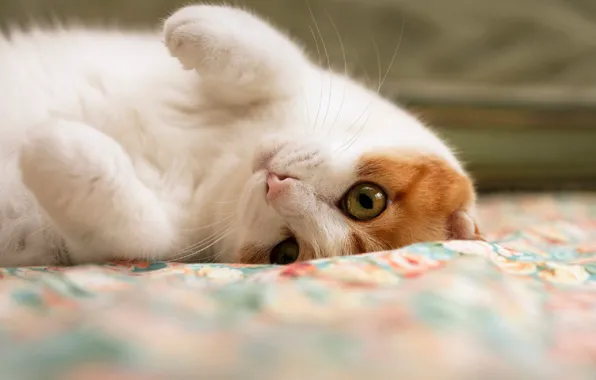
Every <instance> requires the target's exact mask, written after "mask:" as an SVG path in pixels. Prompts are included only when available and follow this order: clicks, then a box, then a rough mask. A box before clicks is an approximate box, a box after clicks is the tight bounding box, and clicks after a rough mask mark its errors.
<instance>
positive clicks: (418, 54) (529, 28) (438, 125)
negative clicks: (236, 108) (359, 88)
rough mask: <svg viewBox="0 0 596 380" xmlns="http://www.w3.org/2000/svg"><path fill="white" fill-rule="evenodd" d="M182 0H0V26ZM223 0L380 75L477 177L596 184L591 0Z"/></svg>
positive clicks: (108, 20)
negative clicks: (253, 12) (261, 16)
mask: <svg viewBox="0 0 596 380" xmlns="http://www.w3.org/2000/svg"><path fill="white" fill-rule="evenodd" d="M212 2H213V1H212ZM188 3H189V1H188V0H142V1H141V0H1V1H0V27H1V28H8V27H10V26H14V25H19V26H24V27H26V26H27V25H30V24H31V23H32V22H36V23H50V22H55V21H66V20H79V21H84V22H86V23H88V24H91V25H110V26H119V27H122V28H139V27H142V28H155V29H156V30H158V27H159V23H160V20H161V19H163V18H164V17H166V16H167V15H168V13H169V12H171V11H173V10H175V9H176V8H177V7H180V6H182V5H186V4H188ZM227 3H234V4H241V5H245V6H248V7H250V8H252V9H254V10H256V11H257V12H258V13H259V14H261V15H263V16H265V17H267V18H269V19H270V20H272V21H273V22H274V23H275V24H277V25H278V26H281V27H282V28H284V29H286V30H287V31H289V33H290V34H291V35H293V36H294V37H295V38H296V39H297V40H298V41H300V42H302V43H303V44H304V45H305V46H306V47H307V49H308V50H309V51H310V52H311V54H312V56H313V57H314V58H315V59H317V57H320V59H321V63H322V64H324V65H326V64H327V57H326V54H325V53H324V51H325V49H326V50H327V52H328V55H329V61H330V63H331V66H333V67H334V68H336V69H337V70H340V71H342V70H344V63H345V62H347V67H348V70H349V72H350V73H351V74H353V75H355V76H357V77H358V78H360V79H362V80H364V81H367V82H368V83H370V84H371V86H373V87H377V86H378V85H379V79H380V78H383V77H385V75H386V80H385V81H384V82H383V86H382V89H381V92H382V93H384V94H385V95H386V96H389V97H391V98H393V99H395V100H396V101H398V102H400V103H402V104H403V105H405V106H406V107H407V108H409V109H411V110H412V111H413V112H416V113H417V114H418V115H420V116H421V117H422V118H423V119H424V120H426V121H427V122H428V123H429V124H430V125H432V126H433V127H435V129H436V130H437V131H438V133H439V134H440V135H442V136H443V137H444V138H446V139H447V140H448V141H449V142H450V143H451V144H452V145H453V146H454V147H455V148H456V149H457V150H458V151H459V154H460V157H461V158H462V159H463V160H464V161H465V162H466V163H467V167H468V169H469V170H470V171H471V172H472V174H473V175H474V176H475V178H476V180H477V184H478V186H479V187H480V189H482V190H486V191H490V190H504V189H521V190H557V189H567V188H580V189H588V188H596V1H595V0H500V1H489V0H308V1H307V0H245V1H240V0H237V1H227ZM313 31H314V33H313ZM323 46H325V48H323ZM396 49H397V54H396V55H395V59H394V62H393V64H392V65H391V64H390V63H391V62H392V57H393V56H394V52H396ZM317 51H318V53H317ZM344 55H345V60H344Z"/></svg>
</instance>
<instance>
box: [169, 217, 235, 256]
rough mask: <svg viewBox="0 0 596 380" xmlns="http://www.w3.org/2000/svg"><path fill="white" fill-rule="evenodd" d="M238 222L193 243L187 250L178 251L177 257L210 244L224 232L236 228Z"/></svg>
mask: <svg viewBox="0 0 596 380" xmlns="http://www.w3.org/2000/svg"><path fill="white" fill-rule="evenodd" d="M237 223H238V222H237V221H235V222H233V223H231V224H230V225H227V226H224V227H223V228H221V229H220V230H219V231H217V232H215V233H213V234H211V235H209V236H207V237H206V238H204V239H202V240H199V241H197V242H195V243H192V244H191V245H189V246H187V247H186V248H183V249H181V250H180V251H178V252H177V253H176V254H177V255H183V254H185V253H186V252H188V251H191V250H193V249H195V248H197V247H199V246H201V245H202V244H204V243H206V242H208V241H209V240H211V239H213V238H214V237H216V236H218V235H219V234H220V233H221V232H222V231H225V230H227V229H229V228H231V227H232V226H235V225H236V224H237Z"/></svg>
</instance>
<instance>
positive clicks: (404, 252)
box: [0, 194, 596, 380]
mask: <svg viewBox="0 0 596 380" xmlns="http://www.w3.org/2000/svg"><path fill="white" fill-rule="evenodd" d="M480 217H481V219H482V220H484V222H485V229H488V230H489V231H492V233H491V234H489V242H464V241H451V242H438V243H426V244H418V245H414V246H410V247H407V248H404V249H401V250H397V251H392V252H382V253H376V254H368V255H361V256H352V257H339V258H333V259H328V260H319V261H314V262H307V263H297V264H294V265H289V266H285V267H276V266H240V265H215V264H212V265H199V264H166V263H115V264H110V265H103V266H82V267H72V268H21V269H10V268H9V269H3V270H1V271H0V277H1V280H0V379H2V380H13V379H15V380H29V379H44V380H52V379H60V380H95V379H98V380H99V379H102V380H103V379H114V380H125V379H126V380H133V379H134V380H137V379H139V380H140V379H143V380H157V379H164V380H165V379H167V380H171V379H208V380H212V379H213V380H215V379H240V378H241V379H263V380H265V379H283V380H286V379H287V380H292V379H296V380H298V379H325V380H332V379H342V380H350V379H436V378H440V379H458V380H463V379H479V378H483V379H505V378H507V379H524V380H526V379H551V378H553V379H555V378H565V379H593V378H594V376H595V375H594V374H595V373H596V195H591V194H567V195H565V194H563V195H523V196H492V197H487V198H483V199H482V201H481V207H480Z"/></svg>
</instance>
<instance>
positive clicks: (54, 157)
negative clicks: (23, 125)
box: [19, 122, 121, 211]
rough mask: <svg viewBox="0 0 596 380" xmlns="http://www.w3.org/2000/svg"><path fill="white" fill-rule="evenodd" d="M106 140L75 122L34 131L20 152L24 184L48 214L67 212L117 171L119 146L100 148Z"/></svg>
mask: <svg viewBox="0 0 596 380" xmlns="http://www.w3.org/2000/svg"><path fill="white" fill-rule="evenodd" d="M103 139H107V137H105V136H103V135H102V134H101V133H100V132H98V131H96V130H94V129H91V128H89V127H88V126H86V125H84V124H78V123H74V122H58V123H55V124H52V125H51V126H47V127H40V128H34V129H33V130H32V132H31V133H30V135H29V136H28V139H27V141H26V143H25V144H24V145H23V146H22V148H21V152H20V161H19V163H20V169H21V176H22V180H23V183H24V184H25V186H27V187H28V188H29V190H30V191H31V192H32V193H33V194H34V195H35V197H36V198H37V200H38V201H39V202H40V203H41V204H42V205H43V206H44V207H46V208H47V209H48V211H49V210H54V209H56V210H57V209H60V208H65V207H66V208H68V206H69V205H70V204H71V203H72V202H76V200H77V199H78V198H79V197H82V196H85V195H88V194H89V192H91V191H93V187H94V184H95V183H96V182H97V181H99V180H103V179H104V178H106V177H109V176H110V175H111V173H113V172H114V171H116V170H117V166H116V163H115V162H114V160H113V157H114V156H116V155H114V152H113V150H114V146H116V147H117V145H116V144H101V142H102V141H103ZM118 153H120V152H118ZM120 154H121V153H120Z"/></svg>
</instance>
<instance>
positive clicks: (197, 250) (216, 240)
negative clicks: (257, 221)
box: [168, 224, 236, 262]
mask: <svg viewBox="0 0 596 380" xmlns="http://www.w3.org/2000/svg"><path fill="white" fill-rule="evenodd" d="M235 227H236V224H235V225H233V226H230V227H229V228H228V229H226V230H225V231H224V232H223V233H221V234H219V235H218V236H217V237H216V238H214V239H212V240H211V241H210V242H209V244H208V245H206V246H202V247H196V248H195V249H193V250H192V251H191V252H190V253H188V254H186V255H183V256H178V257H176V258H173V259H170V260H168V262H172V261H184V260H188V259H189V258H191V257H193V256H196V255H198V254H199V253H201V252H204V251H206V250H208V249H210V248H212V247H213V246H214V245H215V244H217V243H219V242H220V241H222V240H223V239H224V238H225V237H226V236H228V235H229V234H231V233H232V232H234V228H235Z"/></svg>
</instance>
